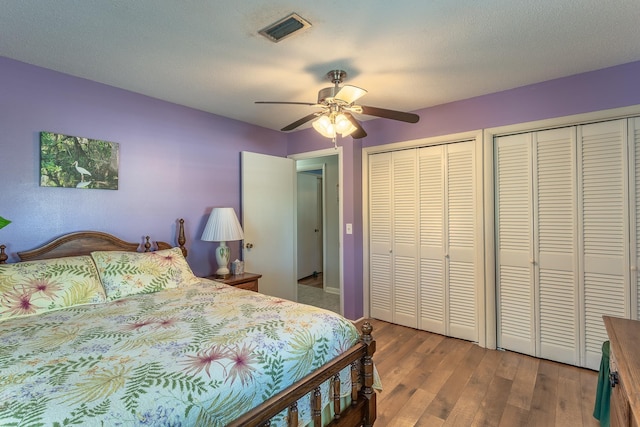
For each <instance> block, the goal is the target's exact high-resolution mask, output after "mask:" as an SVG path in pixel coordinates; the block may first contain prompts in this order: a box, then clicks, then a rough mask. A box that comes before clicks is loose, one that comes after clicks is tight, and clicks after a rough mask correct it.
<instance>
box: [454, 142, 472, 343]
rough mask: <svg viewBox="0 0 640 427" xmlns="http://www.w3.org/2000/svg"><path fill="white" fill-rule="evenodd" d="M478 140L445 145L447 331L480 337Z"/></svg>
mask: <svg viewBox="0 0 640 427" xmlns="http://www.w3.org/2000/svg"><path fill="white" fill-rule="evenodd" d="M474 152H475V143H474V142H472V141H468V142H458V143H455V144H447V145H446V146H445V159H446V161H445V164H446V182H445V195H446V198H445V212H446V217H445V218H446V223H445V229H446V237H447V240H446V242H447V245H446V247H445V251H446V252H445V259H446V261H447V262H446V264H447V282H448V316H449V333H448V335H450V336H452V337H456V338H462V339H466V340H470V341H477V340H478V328H477V306H476V305H477V304H476V281H475V257H476V227H477V225H476V217H477V216H476V209H475V207H476V203H475V197H476V194H478V193H479V191H480V189H479V188H478V187H476V184H477V182H476V179H475V176H476V173H475V163H476V162H475V156H474Z"/></svg>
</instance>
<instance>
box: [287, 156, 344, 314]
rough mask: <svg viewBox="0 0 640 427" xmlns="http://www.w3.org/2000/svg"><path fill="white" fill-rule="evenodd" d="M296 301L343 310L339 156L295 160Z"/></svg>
mask: <svg viewBox="0 0 640 427" xmlns="http://www.w3.org/2000/svg"><path fill="white" fill-rule="evenodd" d="M296 169H297V182H298V186H297V206H298V209H297V226H298V232H297V255H298V256H297V258H298V265H297V270H298V279H299V280H298V302H301V303H303V304H309V305H314V306H316V307H321V308H325V309H327V310H331V311H334V312H337V313H342V305H341V300H340V295H341V277H342V274H341V270H340V268H341V267H340V266H341V262H340V261H341V251H340V186H339V182H340V181H339V175H340V174H339V158H338V155H337V154H335V155H329V156H321V157H314V158H307V159H301V160H297V161H296Z"/></svg>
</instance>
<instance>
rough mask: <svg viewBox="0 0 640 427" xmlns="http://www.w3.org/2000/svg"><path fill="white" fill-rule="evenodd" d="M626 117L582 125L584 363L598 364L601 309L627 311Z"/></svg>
mask: <svg viewBox="0 0 640 427" xmlns="http://www.w3.org/2000/svg"><path fill="white" fill-rule="evenodd" d="M626 123H627V121H626V120H617V121H611V122H603V123H594V124H589V125H584V126H579V127H578V142H579V143H578V158H579V166H580V168H579V181H578V185H579V188H578V191H579V193H578V197H579V209H580V213H579V216H580V219H581V223H580V229H581V232H582V241H581V246H582V253H581V255H582V262H581V271H580V276H581V277H580V279H581V281H582V283H581V287H582V288H583V289H584V314H583V316H584V317H583V320H582V321H583V327H584V340H585V350H584V351H585V355H586V359H585V360H586V363H585V366H587V367H589V368H592V369H597V368H598V366H599V363H600V356H601V348H602V343H603V341H605V340H607V334H606V331H605V328H604V324H603V322H602V316H603V315H610V316H619V317H629V316H630V310H629V302H630V300H629V290H630V286H629V284H630V282H629V250H628V239H629V214H628V212H629V206H628V187H627V175H626V171H627V144H626V134H627V124H626Z"/></svg>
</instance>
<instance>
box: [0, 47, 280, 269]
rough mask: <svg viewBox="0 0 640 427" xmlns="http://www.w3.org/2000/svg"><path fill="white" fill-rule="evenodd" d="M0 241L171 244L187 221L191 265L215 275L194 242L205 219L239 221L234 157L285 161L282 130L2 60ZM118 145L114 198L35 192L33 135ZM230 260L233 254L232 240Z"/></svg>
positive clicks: (208, 252) (19, 244)
mask: <svg viewBox="0 0 640 427" xmlns="http://www.w3.org/2000/svg"><path fill="white" fill-rule="evenodd" d="M0 76H2V77H1V78H0V182H2V190H0V216H3V217H5V218H8V219H10V220H12V221H13V222H12V223H11V224H10V225H9V226H8V227H5V228H4V229H2V230H0V242H5V243H6V244H8V248H7V250H8V253H9V254H10V255H11V260H15V256H14V254H15V252H17V251H21V250H27V249H31V248H33V247H35V246H37V245H40V244H42V243H44V242H43V239H49V238H52V237H54V236H58V235H61V234H64V233H66V232H71V231H78V230H101V231H106V232H108V233H113V234H115V235H116V236H118V237H121V238H124V239H125V240H129V241H135V239H137V238H140V241H141V242H142V236H144V235H150V236H151V237H152V239H154V240H164V241H168V242H171V243H175V231H176V220H177V219H178V218H184V219H185V226H186V234H187V247H188V248H189V250H190V253H189V264H190V265H191V267H192V268H193V270H194V272H195V273H196V274H198V275H204V274H208V273H210V272H211V271H212V270H215V268H214V267H215V266H214V265H213V264H215V261H213V259H214V248H215V246H217V243H210V242H203V241H201V240H200V235H201V233H202V230H203V229H204V224H205V222H206V219H207V216H208V213H209V212H210V211H211V209H212V208H213V207H216V206H231V207H234V208H235V209H236V212H238V213H239V210H238V209H239V204H240V196H239V194H240V172H239V170H240V154H239V153H240V151H243V150H247V151H253V152H258V153H264V154H271V155H277V156H285V155H286V149H287V147H286V136H285V135H283V134H281V133H280V132H275V131H270V130H267V129H264V128H261V127H257V126H252V125H248V124H246V123H242V122H238V121H235V120H231V119H227V118H223V117H219V116H216V115H213V114H208V113H204V112H201V111H197V110H193V109H189V108H186V107H182V106H179V105H175V104H171V103H167V102H163V101H159V100H157V99H153V98H149V97H146V96H142V95H138V94H135V93H131V92H127V91H124V90H120V89H116V88H113V87H110V86H106V85H102V84H98V83H94V82H91V81H88V80H84V79H79V78H76V77H72V76H69V75H65V74H61V73H57V72H53V71H50V70H46V69H43V68H39V67H34V66H31V65H28V64H24V63H21V62H17V61H13V60H10V59H7V58H0ZM40 131H52V132H58V133H63V134H67V135H74V136H82V137H88V138H94V139H102V140H107V141H113V142H118V143H119V144H120V183H119V189H118V190H117V191H112V190H77V189H71V188H44V187H39V179H40V177H39V158H40V156H39V132H40ZM230 247H231V248H232V257H234V258H235V257H237V256H238V254H239V245H238V243H237V242H230Z"/></svg>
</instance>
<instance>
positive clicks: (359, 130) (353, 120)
mask: <svg viewBox="0 0 640 427" xmlns="http://www.w3.org/2000/svg"><path fill="white" fill-rule="evenodd" d="M343 114H344V115H345V116H346V117H347V119H349V121H350V122H351V124H352V125H354V126H355V127H356V130H355V131H353V133H352V134H351V138H353V139H361V138H364V137H365V136H367V132H365V131H364V128H363V127H362V125H361V124H360V122H358V121H357V120H356V118H355V117H353V115H351V113H348V112H346V111H345V112H344V113H343Z"/></svg>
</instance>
